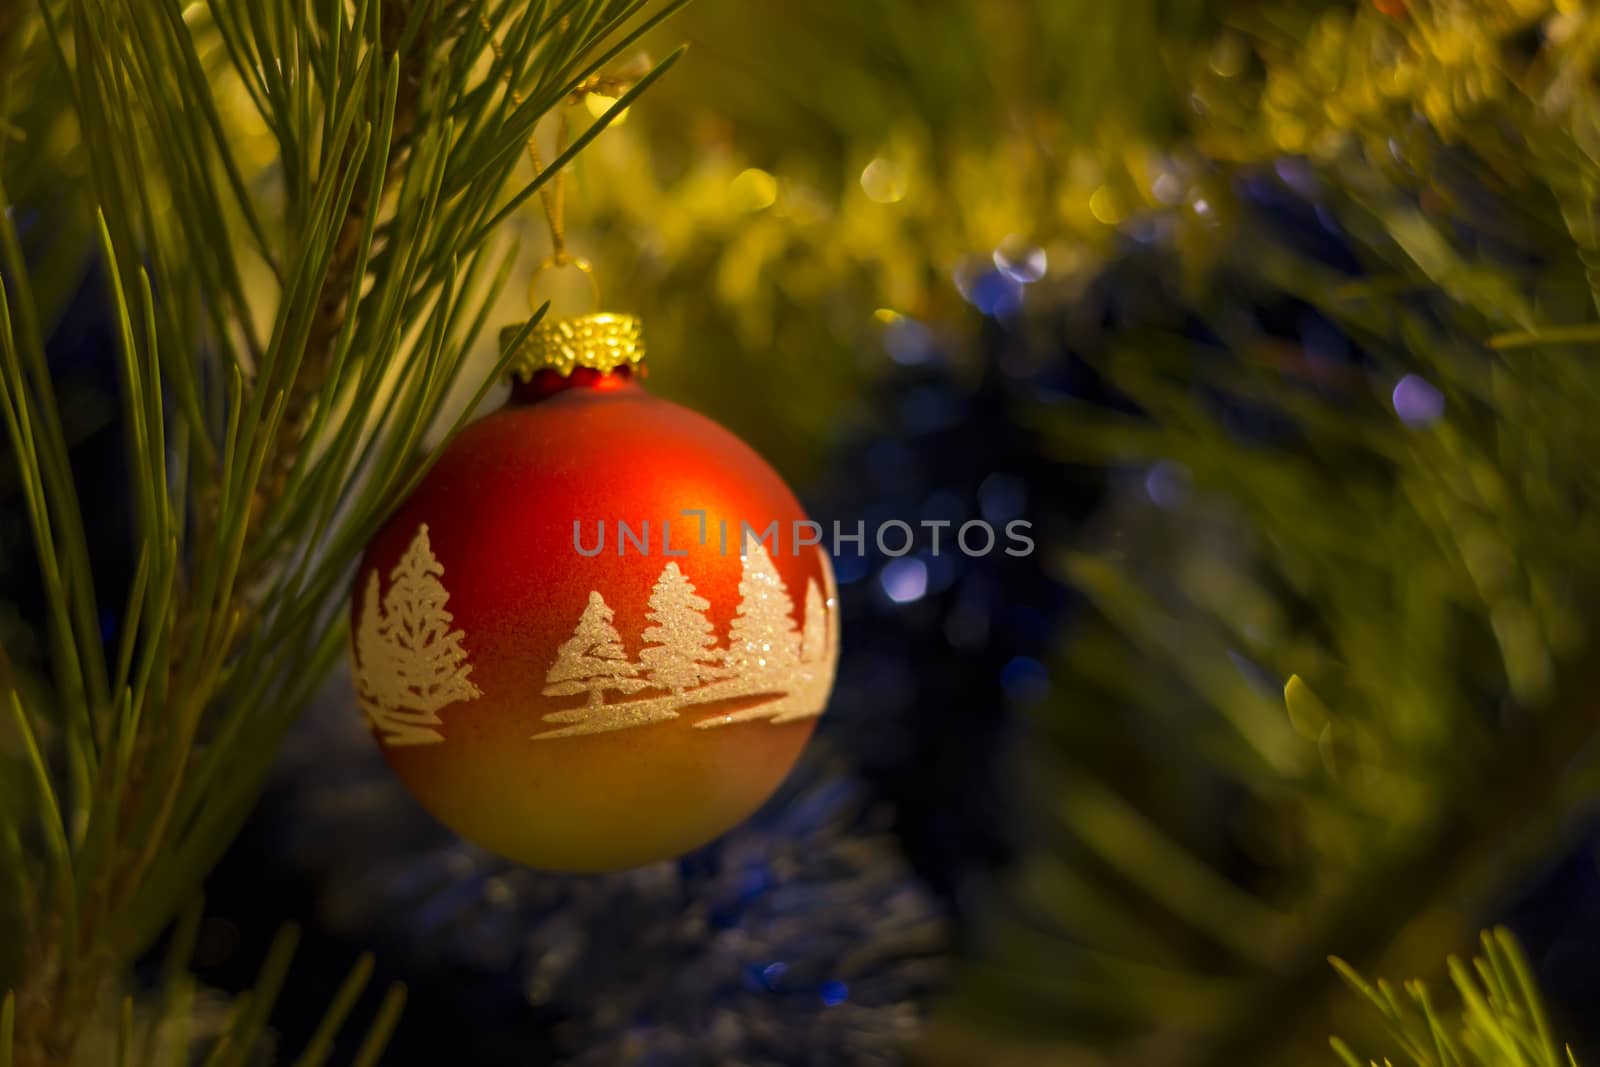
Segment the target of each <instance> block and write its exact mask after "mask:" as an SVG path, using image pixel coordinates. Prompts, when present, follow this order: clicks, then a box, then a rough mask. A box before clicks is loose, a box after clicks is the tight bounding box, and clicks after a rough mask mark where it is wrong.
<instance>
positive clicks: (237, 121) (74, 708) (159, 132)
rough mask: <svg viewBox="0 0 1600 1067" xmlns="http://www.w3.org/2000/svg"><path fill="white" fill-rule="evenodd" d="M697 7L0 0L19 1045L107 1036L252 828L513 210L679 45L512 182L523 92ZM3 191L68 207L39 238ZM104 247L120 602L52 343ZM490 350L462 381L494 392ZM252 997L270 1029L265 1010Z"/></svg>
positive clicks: (497, 276)
mask: <svg viewBox="0 0 1600 1067" xmlns="http://www.w3.org/2000/svg"><path fill="white" fill-rule="evenodd" d="M677 6H679V4H678V3H664V4H652V3H649V2H648V0H487V2H484V3H478V2H467V0H351V2H345V0H315V2H312V0H307V2H305V3H264V2H262V0H207V2H204V3H196V4H190V5H180V4H178V3H175V2H170V0H158V2H148V0H39V2H37V3H33V4H29V5H25V6H24V7H23V8H21V9H20V10H18V9H14V8H12V7H11V6H10V5H8V6H7V7H6V9H5V11H4V14H3V15H0V55H4V56H5V61H4V62H3V63H0V204H5V205H8V210H7V211H6V212H5V215H4V217H3V218H0V277H3V279H4V284H3V286H0V415H3V419H4V425H5V431H6V437H5V440H6V441H7V443H8V444H9V446H10V450H11V452H12V454H13V456H14V461H15V467H16V470H17V476H18V481H19V484H20V487H21V493H22V496H23V499H24V500H25V503H26V512H27V515H28V518H29V520H30V523H31V532H32V540H33V545H34V549H35V552H36V554H37V559H38V566H39V570H40V573H41V575H42V577H43V580H44V586H45V593H46V598H47V601H48V605H49V609H50V613H51V614H50V618H49V627H48V647H47V649H46V650H45V655H44V656H42V657H41V658H40V659H38V660H37V661H29V660H25V659H17V658H12V657H9V656H8V657H5V658H3V659H0V701H3V702H4V704H5V708H4V713H3V720H4V724H5V725H4V727H3V728H0V781H4V782H5V783H6V784H7V787H8V789H7V791H6V792H5V793H4V794H3V795H0V881H3V882H4V884H5V885H6V886H7V889H6V892H5V894H4V899H5V900H6V901H7V907H6V908H5V909H4V910H3V913H0V922H3V923H4V924H5V925H4V926H3V927H0V946H5V948H4V950H0V989H6V988H14V989H15V992H16V996H15V998H14V999H8V1000H7V1005H8V1008H7V1016H6V1026H5V1028H4V1029H5V1030H6V1032H5V1033H4V1034H0V1063H4V1064H6V1067H10V1065H11V1063H12V1062H13V1060H15V1062H17V1063H18V1064H20V1065H21V1067H44V1065H47V1064H49V1065H56V1064H66V1063H68V1062H73V1057H74V1056H75V1055H77V1056H79V1057H80V1058H81V1057H82V1055H84V1054H83V1053H81V1052H80V1051H76V1050H80V1049H81V1048H82V1047H83V1042H84V1040H85V1038H84V1035H85V1033H86V1031H89V1030H91V1029H93V1028H94V1027H95V1026H97V1025H102V1020H103V1017H104V1016H106V1014H107V1013H106V1010H105V1007H104V1005H105V1004H106V1003H108V998H109V1003H115V1002H116V999H117V995H118V993H119V992H120V990H119V988H118V987H119V985H120V983H121V982H122V976H123V973H124V969H125V968H126V966H127V965H128V964H129V962H130V961H131V960H132V959H133V958H134V956H135V955H136V954H137V953H139V952H140V951H141V950H143V949H144V948H145V947H146V946H148V945H149V944H150V943H151V941H152V939H153V938H154V937H155V936H156V935H157V934H158V933H159V932H160V931H161V930H162V929H163V928H164V927H165V926H166V925H167V924H168V923H169V922H170V921H171V920H172V918H173V916H174V915H175V913H176V912H177V911H178V909H179V908H180V907H181V906H182V905H183V904H184V902H185V901H187V900H189V899H190V898H192V896H193V894H194V893H195V890H196V888H197V886H198V884H199V882H200V880H201V878H202V877H203V875H204V873H205V872H206V871H207V870H208V869H209V867H210V866H211V865H212V864H213V863H214V862H215V860H216V859H217V857H218V856H219V855H220V854H221V851H222V850H223V848H224V847H225V846H226V845H227V843H228V841H229V840H230V839H231V837H232V836H233V834H234V833H235V831H236V830H237V828H238V826H239V825H240V823H241V821H242V819H243V818H244V815H245V813H246V812H247V811H248V810H249V808H250V806H251V804H252V803H253V801H254V798H255V796H256V794H257V791H258V790H259V788H260V785H261V783H262V781H263V777H264V775H265V773H266V770H267V767H268V764H269V760H270V757H271V754H272V752H273V750H274V748H275V747H276V742H277V740H278V738H279V737H280V736H281V735H282V734H283V732H284V730H285V729H286V728H287V726H288V725H289V723H290V722H291V720H292V719H293V717H294V715H295V713H296V712H297V711H298V710H299V709H300V707H302V706H303V705H304V703H305V701H306V699H307V697H308V695H309V693H310V691H311V690H312V688H313V687H314V686H315V685H316V684H317V683H318V681H319V679H321V678H322V677H323V676H324V675H325V674H326V671H327V668H328V667H329V666H330V665H331V663H332V661H333V659H334V657H336V656H337V655H339V653H340V652H341V650H342V648H343V647H344V643H345V631H344V625H343V614H344V613H343V606H344V602H345V593H346V588H345V587H346V582H347V575H348V573H349V569H350V567H351V565H352V563H353V561H354V559H355V557H356V556H357V554H358V553H359V552H360V551H361V550H362V548H363V547H364V545H365V544H366V542H367V540H368V539H369V537H370V536H371V535H372V534H373V532H374V531H375V530H376V528H377V526H378V524H379V523H380V522H381V520H382V518H383V517H384V514H385V511H386V509H387V508H388V507H389V506H390V505H391V503H392V502H393V501H394V500H396V499H398V498H400V497H401V496H403V494H404V493H405V492H406V491H407V489H408V488H409V487H410V486H411V485H413V484H414V483H415V481H416V480H417V479H418V478H419V477H420V476H421V474H422V473H423V470H424V466H425V463H424V460H423V457H422V450H421V448H420V443H421V441H422V437H423V434H424V432H425V431H427V430H428V429H429V427H430V426H431V425H432V424H434V423H435V422H436V421H437V416H438V414H439V412H440V409H441V403H442V401H443V399H444V397H445V395H446V392H447V391H448V390H450V389H451V388H452V386H453V385H456V384H457V382H458V380H459V379H460V378H461V374H462V367H463V361H464V358H465V356H466V354H467V353H468V351H469V350H470V349H471V348H472V346H473V344H474V342H475V340H476V339H477V338H478V337H479V335H480V334H481V333H482V331H483V329H484V327H485V325H486V319H487V317H488V313H489V309H490V307H491V306H492V304H493V301H494V299H495V296H496V295H497V293H498V292H499V290H500V288H501V287H502V285H503V284H504V283H505V281H506V279H507V277H508V275H509V273H510V271H511V268H512V265H513V264H514V262H515V261H516V256H517V250H516V248H515V247H504V246H502V245H500V244H498V243H497V242H496V241H495V240H493V239H492V238H493V237H494V236H495V235H496V233H497V228H498V227H499V225H500V223H501V222H502V221H503V220H504V219H506V218H507V216H508V215H509V214H510V213H511V212H513V211H515V210H517V208H518V207H519V206H520V205H521V204H522V203H524V202H525V201H526V200H527V199H528V198H529V197H530V196H532V195H533V194H534V193H535V192H537V191H538V190H539V188H540V187H541V186H542V185H543V184H544V183H545V182H547V181H548V180H549V179H550V177H551V175H552V174H554V173H555V172H556V171H557V170H558V169H560V168H561V167H562V166H563V165H565V164H566V163H567V162H568V161H569V160H570V159H571V158H572V157H573V156H575V155H576V154H577V153H578V152H580V151H582V150H583V148H584V147H585V146H586V145H587V144H588V143H589V142H590V141H591V140H592V139H593V137H594V136H595V135H596V134H597V133H598V132H599V131H600V130H601V129H603V128H604V127H605V125H606V124H607V123H608V122H609V121H610V119H611V118H612V117H613V116H614V115H616V114H619V113H621V111H622V110H623V109H624V108H626V107H627V106H628V105H629V104H630V103H631V102H632V101H633V100H634V99H635V98H636V97H637V95H638V94H639V93H641V92H643V91H645V90H646V89H647V88H648V86H649V85H650V83H651V82H652V81H654V80H655V79H656V78H657V77H659V76H660V74H661V73H662V72H663V71H664V70H665V69H666V68H667V67H668V66H670V64H671V63H672V61H673V59H675V58H676V56H675V55H674V56H673V57H671V58H669V59H668V60H667V61H666V62H664V63H662V64H660V65H658V66H657V67H655V69H654V70H652V71H651V72H650V73H648V74H647V75H645V76H644V77H643V78H642V79H640V80H639V81H638V83H637V84H636V85H635V86H634V87H633V88H632V89H631V90H630V91H629V92H628V93H627V94H626V95H625V96H624V97H623V98H622V99H620V100H618V101H617V102H616V104H615V106H614V107H612V108H611V110H610V111H609V112H608V113H607V114H606V115H605V116H603V117H602V118H601V119H600V120H599V121H597V122H596V123H594V124H593V125H592V126H591V127H589V128H588V129H587V130H585V131H584V132H583V133H581V134H580V135H579V136H577V137H575V138H574V139H573V141H572V144H571V147H570V148H569V149H568V150H567V151H566V152H564V153H563V154H562V155H561V156H560V157H559V158H557V159H555V160H553V161H552V162H551V164H550V166H549V167H547V168H545V170H544V171H543V172H542V173H540V174H537V175H534V176H532V177H531V179H521V180H518V179H516V177H515V170H516V168H517V165H518V163H519V161H520V160H521V158H522V156H523V152H524V147H525V145H526V143H527V141H528V138H529V137H530V135H531V133H532V131H533V129H534V126H535V123H536V122H537V121H538V119H539V118H540V116H542V115H544V114H545V113H547V112H549V111H550V110H552V109H553V108H555V107H557V106H558V105H560V104H562V103H563V102H564V101H565V100H566V99H567V98H568V97H569V96H570V94H571V93H572V92H573V90H574V88H575V87H576V86H578V85H579V84H581V83H582V82H584V80H585V79H587V78H589V77H591V76H592V75H593V74H595V73H596V72H597V71H600V70H602V69H603V68H605V67H606V66H607V64H610V63H612V62H614V61H616V60H617V59H618V57H621V56H625V55H628V54H629V53H630V52H631V50H632V49H634V48H635V42H636V41H637V40H638V37H639V35H640V34H642V33H643V32H646V31H647V30H648V29H650V28H651V27H652V26H653V25H654V24H656V23H657V22H659V20H660V19H661V18H663V17H665V16H666V15H667V14H669V13H670V12H671V11H672V10H673V9H675V8H676V7H677ZM491 33H492V34H493V35H494V37H495V39H496V40H497V41H498V42H500V43H501V44H503V47H502V48H501V49H500V50H499V51H498V52H496V51H495V50H494V49H492V48H491V41H490V35H491ZM251 139H254V140H255V141H256V142H262V141H264V142H265V143H267V144H268V145H270V149H269V153H268V154H269V156H270V160H271V166H270V167H268V168H266V169H265V170H264V171H263V169H262V168H259V167H252V166H247V165H246V164H245V163H244V162H242V161H241V156H242V154H243V153H244V152H245V151H246V150H247V148H248V142H249V141H250V140H251ZM11 206H15V207H16V208H18V209H21V210H22V211H27V212H29V213H30V214H32V215H35V216H42V217H43V218H44V219H45V220H46V223H45V226H44V227H43V229H45V230H46V231H47V234H46V236H45V238H44V239H43V240H42V241H40V240H39V239H38V238H37V237H35V238H34V239H32V241H31V242H30V239H29V237H28V236H26V235H24V234H22V233H19V231H18V227H17V221H16V220H17V218H18V216H19V214H20V211H19V210H11V209H10V207H11ZM35 246H37V247H35ZM86 255H94V256H96V257H97V258H98V259H99V262H100V263H101V265H102V267H103V271H104V276H105V278H106V279H107V284H108V288H109V290H110V297H111V304H112V306H111V311H112V314H113V317H114V321H115V323H116V326H117V330H116V336H117V347H118V355H119V357H120V359H119V367H120V376H119V382H118V384H119V387H120V394H121V399H122V408H123V423H124V425H125V427H126V432H127V435H128V442H127V454H128V455H129V456H130V457H132V461H131V470H130V472H129V477H130V479H131V484H132V489H133V498H134V502H135V522H134V528H133V529H131V530H128V531H127V536H128V538H129V540H130V542H131V543H132V544H133V545H134V546H135V547H136V553H137V557H136V558H137V566H136V569H135V572H134V576H133V580H132V583H131V585H130V587H129V588H128V589H126V590H125V591H122V592H120V593H119V594H117V595H116V596H114V597H112V598H111V599H109V600H108V599H107V594H106V587H105V585H104V584H97V582H96V580H95V576H94V574H93V571H92V568H91V560H90V556H89V549H88V547H87V543H88V539H87V537H86V534H85V531H86V529H87V528H88V527H89V526H90V524H94V523H98V522H100V521H101V520H100V517H99V516H98V515H97V511H96V504H97V502H96V501H94V500H88V499H82V498H81V497H80V494H79V492H78V489H77V487H76V485H75V481H74V475H73V470H72V468H71V454H70V447H71V441H70V438H69V434H68V432H67V430H66V429H65V425H64V418H63V412H62V410H61V406H60V404H59V403H58V400H57V395H56V386H55V384H54V382H53V381H52V374H51V367H50V365H49V363H48V360H47V355H46V346H47V339H48V338H49V337H50V335H51V333H52V332H53V330H54V329H55V327H56V326H57V324H58V323H59V321H60V319H61V316H62V315H63V314H64V313H65V308H66V300H67V297H68V295H69V294H70V292H71V289H72V282H73V281H74V276H73V274H72V270H73V266H72V264H73V260H74V259H76V260H77V261H78V262H80V263H81V262H82V260H83V259H84V257H85V256H86ZM530 325H531V321H530ZM497 377H498V375H497V374H496V375H494V376H491V377H487V378H484V379H483V380H481V381H479V382H475V383H465V384H467V385H469V386H470V387H472V388H475V389H476V396H477V397H482V395H483V393H484V391H485V390H486V389H487V388H488V387H489V386H490V385H491V384H492V383H493V382H494V380H496V378H497ZM475 403H476V401H474V403H473V404H469V405H468V408H467V413H470V412H471V410H472V407H473V406H475ZM462 417H463V418H465V415H463V416H462ZM108 617H109V618H111V619H114V620H115V623H114V625H111V626H104V625H103V620H104V619H106V618H108ZM14 783H20V787H19V788H11V787H12V786H13V784H14ZM180 932H181V931H180ZM180 941H181V938H180ZM13 946H15V948H13ZM180 958H181V954H180ZM275 968H276V970H275ZM280 970H281V963H280V962H278V960H277V957H276V956H275V957H274V959H273V960H271V961H269V964H268V970H267V974H266V976H265V979H264V984H265V985H266V986H269V987H270V986H271V985H272V984H273V983H274V982H275V981H276V980H279V979H281V973H279V971H280ZM175 973H176V972H175ZM358 978H359V972H358V976H357V977H353V978H352V981H353V982H357V985H356V986H352V987H351V990H352V992H351V993H350V996H352V997H353V996H354V990H356V989H357V988H358V986H359V984H360V982H362V981H364V980H365V979H364V978H359V981H358ZM176 988H177V987H176V986H172V985H169V986H168V995H169V996H172V995H177V994H176V993H174V990H175V989H176ZM268 1002H270V995H268V994H267V993H265V992H263V993H261V994H260V996H259V999H258V1000H257V1004H258V1005H264V1004H266V1003H268ZM391 1004H393V1006H394V1007H392V1008H391V1007H386V1008H385V1012H384V1017H385V1018H388V1016H390V1015H391V1014H392V1012H393V1010H394V1009H395V1008H397V1006H398V1002H397V1001H392V1002H391ZM348 1006H349V1005H348V1004H345V1005H344V1009H342V1010H347V1009H348ZM335 1009H336V1010H334V1011H333V1012H332V1013H331V1014H330V1020H331V1022H330V1025H335V1026H336V1025H337V1024H338V1021H339V1019H338V1018H337V1017H338V1016H339V1015H341V1013H342V1010H341V1009H339V1006H338V1005H337V1004H336V1005H335ZM238 1010H239V1012H240V1015H241V1020H242V1025H243V1024H247V1025H253V1026H256V1027H259V1024H260V1022H261V1018H259V1017H256V1015H259V1013H260V1012H261V1011H264V1010H265V1009H264V1008H258V1009H256V1015H252V1014H251V1009H250V1008H249V1007H248V1005H247V1004H245V1003H241V1004H240V1005H239V1009H238ZM129 1018H130V1016H128V1015H127V1009H126V1008H125V1009H124V1024H123V1025H124V1033H125V1035H126V1026H127V1025H129V1023H128V1022H127V1020H128V1019H129ZM252 1020H253V1021H252ZM391 1021H392V1020H391ZM156 1029H157V1028H156V1027H154V1026H152V1027H150V1028H149V1030H150V1032H151V1033H154V1032H155V1030H156ZM381 1029H382V1027H380V1030H381ZM228 1032H229V1033H235V1034H236V1036H235V1037H234V1038H232V1039H230V1041H231V1048H230V1049H229V1051H227V1052H226V1053H224V1051H223V1046H221V1045H219V1046H218V1047H217V1050H216V1052H215V1053H214V1054H213V1062H217V1063H227V1062H235V1061H242V1058H243V1057H245V1056H247V1055H248V1053H249V1041H250V1040H251V1039H252V1037H251V1035H252V1034H253V1033H254V1031H250V1030H248V1029H246V1030H241V1031H228ZM237 1035H243V1036H237ZM380 1043H381V1040H380ZM375 1047H376V1046H375ZM124 1052H127V1050H126V1046H124ZM325 1053H326V1049H325V1048H324V1049H323V1050H322V1052H320V1053H315V1054H313V1053H310V1052H308V1054H307V1057H308V1058H307V1059H306V1060H305V1062H307V1063H311V1062H317V1061H318V1060H319V1058H320V1056H321V1055H325ZM123 1054H124V1053H119V1056H121V1055H123ZM375 1055H376V1052H375V1051H374V1052H373V1053H372V1054H371V1056H369V1057H367V1058H368V1059H369V1060H370V1059H371V1058H372V1056H375ZM127 1062H133V1063H144V1062H149V1061H148V1060H147V1059H145V1058H140V1057H138V1056H132V1055H131V1054H130V1058H129V1059H128V1060H127Z"/></svg>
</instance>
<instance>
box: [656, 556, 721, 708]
mask: <svg viewBox="0 0 1600 1067" xmlns="http://www.w3.org/2000/svg"><path fill="white" fill-rule="evenodd" d="M710 607H711V602H710V601H708V600H706V599H705V598H704V597H702V596H698V595H696V593H695V591H694V584H693V583H692V582H690V581H689V579H688V577H687V576H685V575H684V573H683V571H681V570H679V569H678V565H677V564H676V563H669V564H667V565H666V567H665V568H664V569H663V570H662V571H661V577H660V578H658V579H656V585H655V588H654V589H653V590H651V593H650V610H649V612H648V613H646V615H645V618H647V619H649V620H650V621H651V622H652V623H654V625H653V626H650V627H648V628H647V629H646V630H645V632H644V635H643V636H644V641H645V648H644V650H643V651H642V652H640V653H639V661H640V662H641V663H642V664H643V665H644V668H645V670H646V671H648V672H649V673H648V678H649V681H650V684H651V685H653V686H655V687H656V688H658V689H667V690H671V692H672V693H673V694H674V695H675V696H682V695H683V691H684V690H685V689H691V688H693V687H694V686H697V685H699V684H701V683H702V682H707V681H710V680H711V679H713V678H719V677H721V676H722V671H721V670H719V668H718V665H719V664H720V663H721V662H722V658H723V654H722V650H721V649H718V648H716V647H715V646H716V643H717V635H716V633H715V631H714V630H713V629H712V627H711V620H710V619H709V618H707V617H706V611H707V610H708V609H709V608H710Z"/></svg>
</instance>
